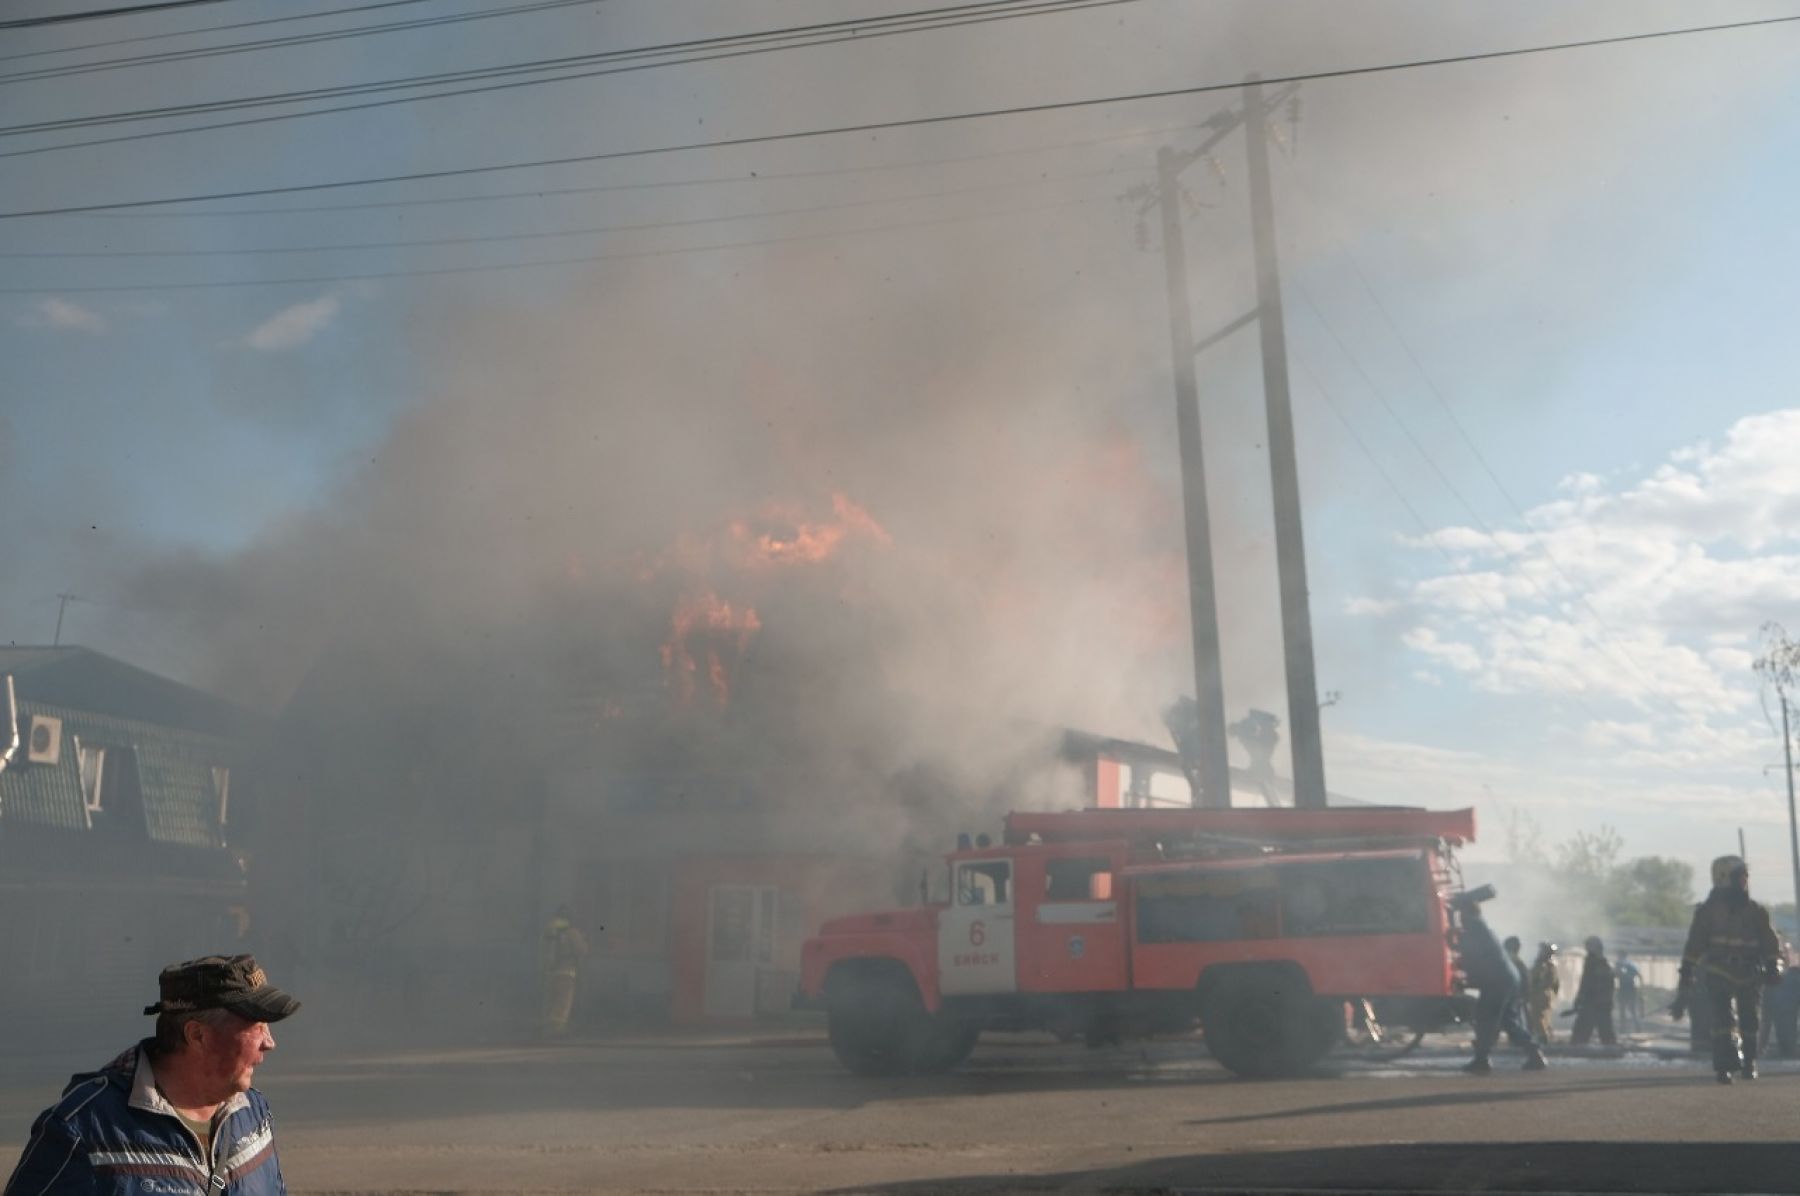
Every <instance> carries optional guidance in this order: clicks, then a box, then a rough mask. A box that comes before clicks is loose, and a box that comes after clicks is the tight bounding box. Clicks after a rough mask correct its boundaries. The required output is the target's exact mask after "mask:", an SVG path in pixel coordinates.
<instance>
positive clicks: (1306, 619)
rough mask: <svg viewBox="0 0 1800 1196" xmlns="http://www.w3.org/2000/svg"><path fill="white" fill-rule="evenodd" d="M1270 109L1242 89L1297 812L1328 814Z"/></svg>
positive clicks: (1258, 90) (1255, 89)
mask: <svg viewBox="0 0 1800 1196" xmlns="http://www.w3.org/2000/svg"><path fill="white" fill-rule="evenodd" d="M1267 121H1268V110H1267V109H1266V108H1265V107H1264V104H1263V92H1262V84H1261V83H1258V82H1256V81H1255V79H1254V77H1253V78H1252V80H1251V82H1250V83H1249V84H1247V85H1246V86H1245V88H1244V138H1245V141H1246V142H1247V147H1248V156H1249V167H1250V233H1251V240H1252V245H1253V248H1254V250H1255V254H1256V299H1257V329H1258V331H1259V332H1260V333H1261V334H1262V368H1263V404H1264V408H1265V411H1266V415H1267V418H1268V426H1269V484H1270V490H1271V491H1272V492H1273V496H1274V501H1275V568H1276V573H1277V575H1278V577H1279V579H1280V586H1281V643H1282V649H1283V656H1284V659H1285V661H1286V665H1287V700H1288V745H1289V748H1290V750H1291V751H1292V752H1293V761H1294V765H1293V766H1294V806H1295V808H1297V809H1302V810H1322V809H1324V808H1325V753H1324V749H1323V746H1322V744H1321V742H1320V730H1319V686H1318V678H1317V676H1316V674H1315V671H1314V668H1313V639H1312V612H1311V609H1310V606H1309V602H1308V598H1307V592H1306V543H1305V539H1304V537H1303V536H1302V534H1301V529H1300V470H1299V464H1298V461H1297V460H1296V457H1295V452H1294V409H1293V403H1292V400H1291V398H1290V397H1289V394H1288V358H1287V327H1286V323H1285V320H1284V318H1283V316H1282V310H1281V266H1280V262H1279V261H1278V260H1277V257H1276V253H1275V201H1274V196H1273V189H1272V188H1271V186H1270V184H1269V138H1268V127H1267Z"/></svg>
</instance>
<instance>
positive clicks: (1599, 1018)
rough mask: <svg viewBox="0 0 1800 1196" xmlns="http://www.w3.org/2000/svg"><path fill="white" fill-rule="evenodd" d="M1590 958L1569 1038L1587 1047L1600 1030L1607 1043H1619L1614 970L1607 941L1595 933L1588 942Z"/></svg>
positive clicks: (1583, 970) (1577, 992)
mask: <svg viewBox="0 0 1800 1196" xmlns="http://www.w3.org/2000/svg"><path fill="white" fill-rule="evenodd" d="M1584 945H1585V946H1586V947H1587V959H1586V960H1585V961H1584V962H1583V963H1582V965H1581V986H1580V987H1579V988H1577V989H1576V990H1575V1009H1574V1013H1575V1030H1574V1032H1573V1033H1571V1034H1570V1035H1569V1041H1570V1042H1571V1043H1573V1044H1574V1045H1576V1046H1586V1045H1587V1042H1588V1039H1590V1038H1592V1037H1593V1036H1594V1031H1595V1030H1598V1031H1600V1042H1601V1044H1602V1045H1604V1046H1617V1045H1618V1044H1619V1038H1618V1035H1616V1034H1614V1033H1613V970H1612V964H1610V963H1608V962H1607V960H1606V944H1605V943H1602V942H1601V941H1600V940H1599V939H1598V938H1597V937H1595V936H1593V935H1589V936H1588V940H1587V942H1586V944H1584Z"/></svg>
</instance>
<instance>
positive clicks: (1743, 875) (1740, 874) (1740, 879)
mask: <svg viewBox="0 0 1800 1196" xmlns="http://www.w3.org/2000/svg"><path fill="white" fill-rule="evenodd" d="M1731 887H1732V888H1734V889H1738V890H1741V891H1742V892H1745V893H1748V892H1749V891H1750V870H1749V869H1748V868H1736V869H1733V870H1732V873H1731Z"/></svg>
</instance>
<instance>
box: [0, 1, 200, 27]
mask: <svg viewBox="0 0 1800 1196" xmlns="http://www.w3.org/2000/svg"><path fill="white" fill-rule="evenodd" d="M225 2H226V0H159V2H158V3H155V4H137V5H128V6H126V7H124V8H90V9H87V10H86V11H84V12H66V13H61V14H58V15H56V16H47V17H18V18H16V19H14V20H11V21H0V29H41V28H43V27H44V26H46V25H68V24H72V23H74V22H76V21H98V20H102V19H104V18H107V17H135V16H137V15H138V14H139V13H146V12H164V11H167V10H168V9H171V8H196V7H198V6H199V5H202V4H223V3H225Z"/></svg>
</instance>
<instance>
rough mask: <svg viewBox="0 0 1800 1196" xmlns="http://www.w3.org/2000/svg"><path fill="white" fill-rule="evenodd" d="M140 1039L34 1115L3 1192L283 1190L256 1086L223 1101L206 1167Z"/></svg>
mask: <svg viewBox="0 0 1800 1196" xmlns="http://www.w3.org/2000/svg"><path fill="white" fill-rule="evenodd" d="M147 1045H148V1044H147V1043H139V1044H138V1045H137V1046H135V1047H132V1048H131V1049H130V1050H128V1051H126V1052H125V1053H124V1054H122V1055H120V1056H119V1057H118V1058H117V1059H114V1060H113V1061H112V1062H111V1063H108V1064H107V1065H106V1066H105V1067H103V1068H101V1069H100V1070H99V1071H94V1072H87V1073H85V1074H82V1075H77V1076H73V1077H71V1078H70V1080H69V1086H68V1087H67V1088H65V1089H63V1095H62V1100H60V1101H58V1102H57V1103H56V1104H55V1105H54V1106H52V1107H51V1108H48V1109H46V1110H44V1112H43V1113H42V1114H40V1115H39V1116H38V1119H37V1121H36V1122H35V1123H33V1125H32V1127H31V1139H30V1141H28V1142H27V1143H26V1144H25V1153H24V1154H22V1155H20V1156H19V1165H18V1167H17V1168H16V1169H15V1170H14V1171H13V1175H12V1178H11V1179H10V1180H8V1181H7V1183H6V1191H5V1193H4V1196H65V1194H70V1196H72V1194H74V1193H81V1194H83V1196H87V1194H89V1193H94V1194H99V1193H105V1194H106V1196H287V1185H286V1184H285V1183H284V1182H282V1178H281V1163H280V1161H279V1160H278V1159H276V1157H275V1134H274V1130H273V1128H272V1127H271V1125H270V1123H269V1102H268V1101H266V1100H264V1099H263V1095H262V1093H260V1092H258V1091H257V1090H256V1089H254V1088H252V1089H250V1090H249V1091H248V1092H242V1093H239V1094H238V1095H236V1096H234V1097H232V1098H231V1099H230V1100H229V1101H227V1102H226V1103H225V1105H224V1107H223V1110H222V1114H223V1115H222V1117H221V1118H220V1119H219V1121H218V1129H217V1130H216V1131H215V1132H214V1141H213V1164H212V1167H211V1168H210V1169H209V1168H208V1167H207V1165H206V1162H205V1152H204V1151H203V1150H202V1149H201V1146H200V1142H199V1140H198V1139H196V1138H195V1137H194V1134H193V1131H191V1130H189V1129H188V1128H187V1126H186V1125H184V1124H183V1123H182V1120H181V1118H180V1117H179V1116H178V1115H177V1114H176V1112H175V1110H174V1108H173V1106H171V1105H170V1104H169V1102H168V1101H167V1100H165V1099H164V1098H163V1095H162V1093H160V1092H158V1091H157V1089H156V1079H155V1075H154V1073H153V1072H152V1071H151V1068H150V1063H149V1059H148V1056H147V1055H146V1054H145V1050H144V1048H145V1047H146V1046H147Z"/></svg>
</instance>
